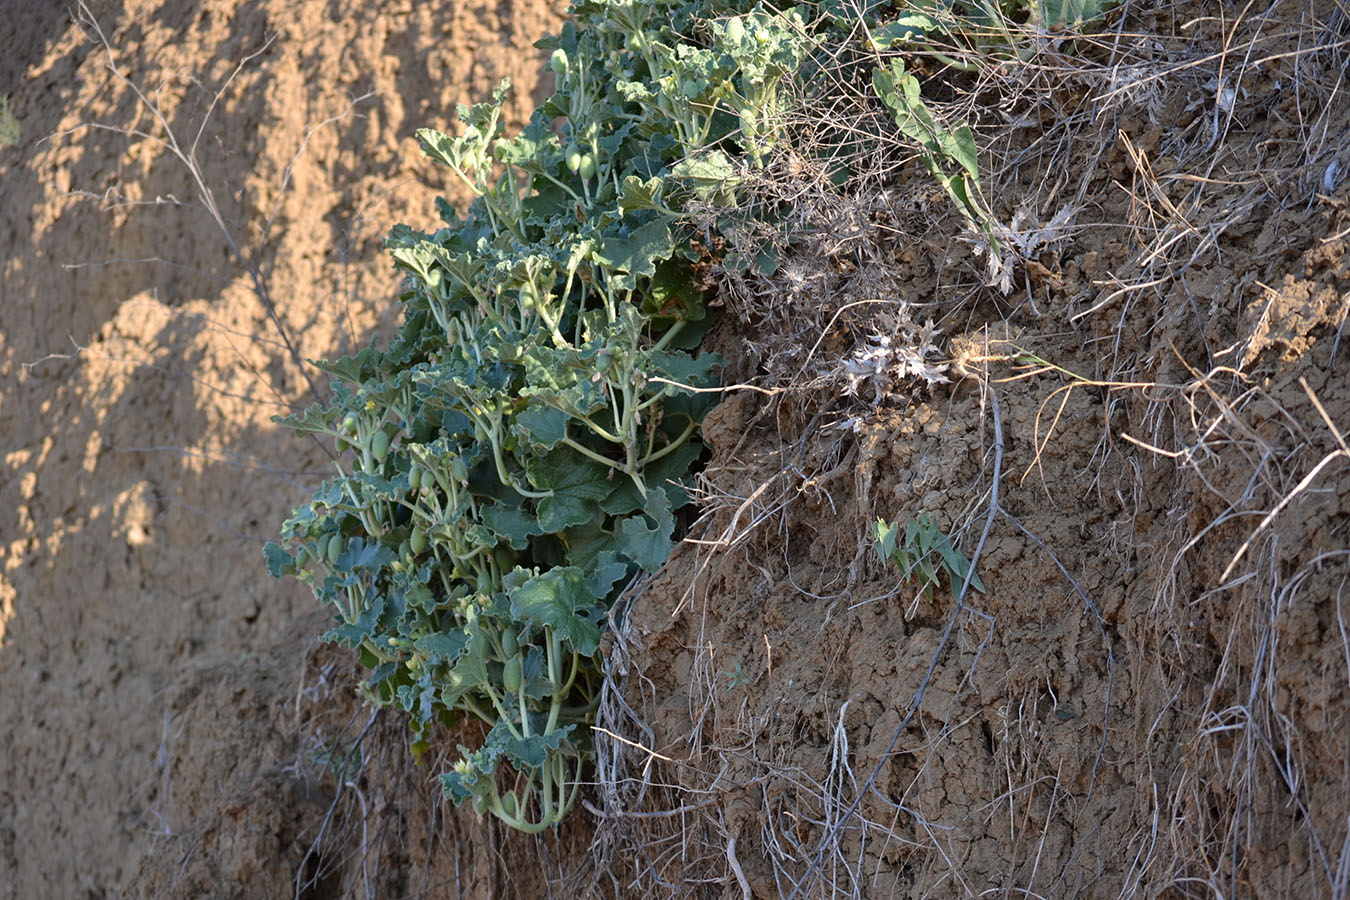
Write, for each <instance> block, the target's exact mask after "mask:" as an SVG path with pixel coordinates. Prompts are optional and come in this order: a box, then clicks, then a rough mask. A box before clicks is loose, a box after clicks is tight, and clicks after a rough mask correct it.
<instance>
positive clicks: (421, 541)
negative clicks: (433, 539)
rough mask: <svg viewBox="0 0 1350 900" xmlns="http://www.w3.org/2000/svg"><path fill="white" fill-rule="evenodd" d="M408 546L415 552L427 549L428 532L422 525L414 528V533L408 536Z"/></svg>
mask: <svg viewBox="0 0 1350 900" xmlns="http://www.w3.org/2000/svg"><path fill="white" fill-rule="evenodd" d="M408 547H409V549H411V550H412V552H413V553H421V552H422V551H423V550H425V549H427V533H426V532H425V531H423V530H422V527H421V526H420V525H419V526H418V527H416V528H414V529H413V531H412V535H411V536H410V537H409V538H408Z"/></svg>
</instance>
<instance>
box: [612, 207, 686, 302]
mask: <svg viewBox="0 0 1350 900" xmlns="http://www.w3.org/2000/svg"><path fill="white" fill-rule="evenodd" d="M674 252H675V244H674V241H673V240H672V239H671V236H670V224H669V222H668V221H667V220H666V219H664V218H659V219H654V220H653V221H651V222H648V223H647V224H646V225H643V226H641V227H639V228H635V229H633V230H631V231H622V232H619V233H614V234H607V235H605V236H604V237H603V238H602V239H601V241H600V244H599V245H598V246H597V247H596V248H595V250H594V251H592V257H593V259H594V260H595V262H596V263H597V264H598V265H601V266H605V267H607V268H609V269H612V270H613V271H614V272H615V273H616V277H615V278H614V286H615V287H617V288H619V289H620V290H629V291H631V290H634V289H636V288H637V279H638V278H639V277H640V276H648V277H650V276H651V275H654V274H656V263H657V262H658V261H660V260H663V259H670V256H671V254H672V253H674Z"/></svg>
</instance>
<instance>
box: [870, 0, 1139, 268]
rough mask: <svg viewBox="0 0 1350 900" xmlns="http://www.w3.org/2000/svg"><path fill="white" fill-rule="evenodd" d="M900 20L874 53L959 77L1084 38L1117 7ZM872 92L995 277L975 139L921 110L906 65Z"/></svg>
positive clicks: (909, 2) (911, 11)
mask: <svg viewBox="0 0 1350 900" xmlns="http://www.w3.org/2000/svg"><path fill="white" fill-rule="evenodd" d="M899 6H900V9H899V10H898V15H896V16H895V17H893V18H890V19H888V20H887V21H885V22H883V23H882V24H880V25H878V26H876V27H875V28H872V29H871V31H870V36H869V44H870V46H871V48H872V49H873V50H874V51H896V50H901V51H919V52H921V53H923V54H924V55H926V56H928V57H931V58H933V59H935V60H936V61H938V62H939V63H940V64H941V65H943V66H945V67H948V68H953V69H957V70H963V71H968V70H975V69H981V68H990V67H994V66H997V65H1002V64H1004V63H1012V64H1014V65H1015V64H1017V63H1019V62H1021V61H1023V60H1025V59H1028V58H1030V57H1031V56H1032V55H1034V54H1035V53H1036V52H1037V50H1036V43H1035V41H1033V40H1032V39H1031V38H1033V37H1035V36H1043V35H1046V34H1048V33H1049V31H1050V30H1057V31H1058V30H1064V29H1068V30H1069V31H1070V32H1072V31H1078V30H1081V29H1082V27H1083V26H1084V25H1086V24H1089V23H1093V22H1097V21H1099V20H1101V19H1102V18H1104V17H1105V15H1106V12H1107V10H1109V9H1110V8H1111V7H1113V6H1115V3H1114V2H1112V0H1001V2H1000V0H905V2H903V3H901V4H899ZM872 86H873V89H874V90H875V91H876V94H877V96H878V97H880V98H881V101H882V102H883V103H884V104H885V105H886V108H887V109H888V110H889V111H890V113H891V115H892V116H893V117H894V119H895V122H896V124H897V125H899V126H900V132H901V134H903V135H904V136H905V137H906V138H907V139H908V140H909V141H910V142H911V143H912V144H913V145H914V146H915V148H916V149H917V151H918V153H919V158H920V159H921V160H922V161H923V163H924V165H925V166H926V167H927V168H928V171H929V172H930V173H931V174H932V175H933V177H934V178H935V179H936V180H937V182H938V184H940V185H941V186H942V188H943V190H945V191H946V192H947V195H948V196H949V197H951V199H952V201H953V202H954V203H955V204H956V206H957V209H959V210H960V211H961V213H962V215H964V216H965V217H966V218H967V219H968V220H969V221H970V222H971V224H972V225H974V226H975V227H976V228H977V229H978V230H979V232H980V234H981V235H982V236H983V238H984V240H985V242H986V243H987V244H988V247H989V252H990V269H991V271H995V270H997V269H998V258H999V253H1000V248H999V244H998V241H997V239H996V237H995V227H994V226H995V225H996V222H995V220H994V218H993V214H992V213H991V212H990V211H989V210H988V209H987V208H986V207H985V206H984V204H983V201H982V200H981V199H980V193H979V191H980V173H979V160H978V151H977V149H976V146H975V136H974V134H973V133H972V132H971V130H970V127H969V126H968V125H967V124H966V123H964V122H962V123H959V124H957V125H956V126H955V127H952V128H948V127H947V125H946V124H945V123H943V122H941V121H940V119H939V118H938V117H937V116H936V115H934V113H933V111H932V110H931V109H930V108H929V107H928V105H927V104H926V103H924V100H923V96H922V89H921V87H920V84H919V80H918V79H917V78H916V77H915V76H914V75H913V74H912V73H911V72H910V71H909V70H908V69H907V68H906V63H905V59H904V57H895V58H892V59H891V60H890V64H889V66H878V67H877V68H876V69H875V70H874V71H873V73H872Z"/></svg>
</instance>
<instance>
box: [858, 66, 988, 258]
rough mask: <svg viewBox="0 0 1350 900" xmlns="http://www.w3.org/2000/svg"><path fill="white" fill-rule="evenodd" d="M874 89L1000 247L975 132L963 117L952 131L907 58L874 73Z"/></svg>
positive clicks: (966, 213)
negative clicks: (984, 196)
mask: <svg viewBox="0 0 1350 900" xmlns="http://www.w3.org/2000/svg"><path fill="white" fill-rule="evenodd" d="M872 88H873V90H875V91H876V93H877V96H878V97H880V98H881V102H883V103H885V104H886V108H887V109H889V110H890V113H891V116H892V117H894V119H895V123H896V124H897V125H899V126H900V133H901V134H903V135H904V136H905V137H906V138H908V139H909V140H910V141H911V142H912V143H913V144H914V146H915V147H916V148H917V150H918V153H919V158H920V159H921V160H923V163H924V165H925V166H927V168H928V171H929V172H930V173H931V174H932V175H933V177H934V178H935V179H936V180H937V182H938V184H940V185H942V188H943V190H945V191H946V192H947V195H948V196H949V197H951V198H952V200H953V201H954V202H955V203H956V206H957V208H958V209H959V210H961V213H962V214H963V215H964V216H965V217H966V218H967V219H969V220H970V221H971V222H972V223H973V224H974V225H976V226H977V227H978V228H979V229H980V231H981V232H982V233H983V234H984V235H985V237H986V239H987V240H988V241H989V244H990V247H991V248H994V250H995V252H997V245H996V244H995V242H994V237H993V231H992V229H991V227H990V226H991V223H992V221H993V219H992V217H991V215H990V213H989V211H988V210H986V209H985V208H984V206H983V204H982V202H981V200H980V168H979V158H978V150H977V149H976V147H975V135H974V133H973V132H971V130H970V126H968V125H966V124H965V123H964V122H963V123H961V124H960V125H958V126H956V128H955V129H952V130H948V129H947V128H946V127H945V126H944V125H943V124H942V123H940V122H939V121H938V119H937V117H936V116H934V115H933V113H932V111H931V110H930V109H929V108H928V106H927V104H925V103H924V102H923V97H922V95H921V93H920V88H919V80H918V79H917V78H915V77H914V76H913V75H912V74H910V73H909V72H908V71H906V70H905V61H904V59H900V58H897V59H894V60H892V61H891V66H890V68H889V69H883V68H877V69H876V70H874V71H873V73H872Z"/></svg>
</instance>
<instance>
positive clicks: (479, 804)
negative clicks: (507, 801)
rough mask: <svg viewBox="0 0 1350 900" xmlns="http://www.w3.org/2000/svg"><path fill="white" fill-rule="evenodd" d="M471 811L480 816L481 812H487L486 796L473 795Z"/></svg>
mask: <svg viewBox="0 0 1350 900" xmlns="http://www.w3.org/2000/svg"><path fill="white" fill-rule="evenodd" d="M473 811H474V812H476V813H478V814H479V815H480V816H481V815H482V814H483V813H485V812H487V798H486V797H474V798H473Z"/></svg>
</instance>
